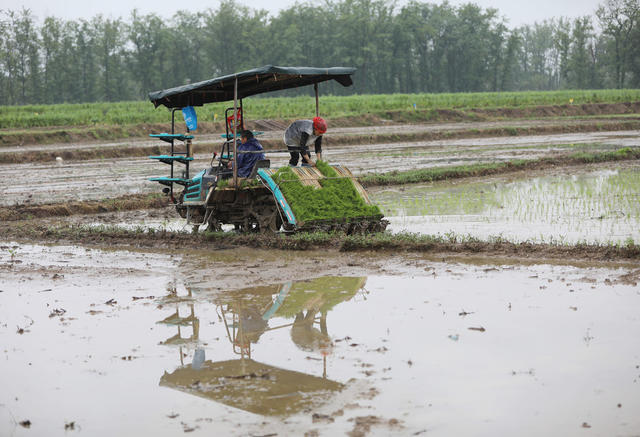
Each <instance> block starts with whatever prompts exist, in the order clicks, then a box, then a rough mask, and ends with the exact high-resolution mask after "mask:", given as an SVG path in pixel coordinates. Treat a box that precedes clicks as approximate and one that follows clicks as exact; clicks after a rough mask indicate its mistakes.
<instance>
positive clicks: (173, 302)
mask: <svg viewBox="0 0 640 437" xmlns="http://www.w3.org/2000/svg"><path fill="white" fill-rule="evenodd" d="M363 255H365V256H363ZM0 272H1V274H0V344H2V348H1V351H2V356H0V362H1V363H2V365H1V369H2V372H0V385H1V386H2V387H3V390H2V391H1V392H0V434H2V435H16V436H19V435H51V436H55V435H69V434H70V433H76V432H77V433H80V434H86V435H114V434H116V435H122V434H130V435H134V434H151V433H153V434H154V435H176V434H182V433H193V434H194V435H211V434H212V433H213V434H216V435H239V436H240V435H241V436H246V435H277V436H284V435H327V436H329V435H343V434H346V433H349V435H381V436H382V435H421V434H425V435H504V434H512V435H516V434H517V435H540V434H547V433H553V434H560V435H578V434H581V433H585V432H588V433H590V434H594V435H636V434H638V432H640V419H639V416H638V415H637V411H638V410H639V409H640V397H639V396H638V387H637V386H638V384H640V352H639V349H638V347H637V346H638V340H637V339H638V338H639V336H640V316H639V315H638V313H637V311H636V308H637V307H638V304H639V303H640V302H639V300H640V292H639V291H638V290H639V288H638V281H639V280H640V269H638V266H637V265H633V264H631V265H625V264H610V265H606V264H600V265H589V264H578V265H557V264H555V265H554V264H544V263H540V264H535V263H533V264H514V263H512V262H510V261H507V260H486V259H485V260H482V259H481V260H466V261H465V262H462V261H460V260H456V259H453V258H448V259H442V257H438V258H437V259H432V258H427V257H421V256H417V255H406V256H402V257H401V256H392V255H387V256H384V255H376V254H373V253H367V254H362V253H360V254H353V255H349V254H344V253H338V252H334V253H318V252H307V253H292V252H280V251H257V250H251V251H248V250H241V249H239V250H226V251H218V252H212V253H205V252H200V251H197V250H191V251H187V250H181V251H170V252H169V251H164V252H151V251H126V250H117V251H114V250H108V249H104V248H103V249H101V248H98V247H87V248H83V247H71V246H40V245H29V244H24V243H22V244H19V243H14V242H7V243H3V246H2V248H1V249H0Z"/></svg>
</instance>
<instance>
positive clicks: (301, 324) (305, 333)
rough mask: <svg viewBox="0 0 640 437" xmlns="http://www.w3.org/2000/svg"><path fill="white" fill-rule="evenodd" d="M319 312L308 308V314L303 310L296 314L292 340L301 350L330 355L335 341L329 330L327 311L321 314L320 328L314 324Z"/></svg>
mask: <svg viewBox="0 0 640 437" xmlns="http://www.w3.org/2000/svg"><path fill="white" fill-rule="evenodd" d="M317 314H318V311H317V310H307V314H306V315H305V314H304V313H303V312H302V311H300V312H299V313H298V314H296V318H295V320H294V322H293V327H292V328H291V340H293V342H294V343H295V344H296V346H298V348H300V349H301V350H304V351H308V352H320V353H322V355H329V354H330V353H331V348H332V347H333V343H332V342H331V338H330V337H329V333H328V332H327V313H326V312H322V313H321V314H320V329H318V328H316V327H314V326H313V325H314V323H315V321H316V315H317Z"/></svg>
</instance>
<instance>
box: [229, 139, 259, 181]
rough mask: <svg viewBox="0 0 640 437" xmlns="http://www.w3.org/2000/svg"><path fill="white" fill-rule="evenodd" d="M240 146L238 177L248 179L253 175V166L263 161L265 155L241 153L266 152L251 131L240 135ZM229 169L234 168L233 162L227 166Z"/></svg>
mask: <svg viewBox="0 0 640 437" xmlns="http://www.w3.org/2000/svg"><path fill="white" fill-rule="evenodd" d="M240 143H241V144H240V146H239V147H238V157H237V159H236V161H237V162H238V177H239V178H248V177H249V175H251V171H252V170H253V166H254V165H256V162H258V161H259V160H261V159H264V153H240V152H260V151H262V150H264V149H263V148H262V145H261V144H260V143H259V142H258V140H256V138H255V137H254V136H253V132H251V131H250V130H243V131H242V132H241V133H240ZM227 167H229V168H233V161H230V162H229V164H227Z"/></svg>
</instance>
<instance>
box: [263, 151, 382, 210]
mask: <svg viewBox="0 0 640 437" xmlns="http://www.w3.org/2000/svg"><path fill="white" fill-rule="evenodd" d="M318 170H320V172H321V173H322V174H323V175H324V176H325V177H326V179H322V180H320V184H321V185H322V188H321V189H316V188H314V187H311V186H308V185H302V182H300V179H299V178H298V177H297V176H296V175H295V173H294V172H293V171H292V170H291V168H289V167H283V168H281V169H280V170H278V171H277V172H276V174H275V175H274V176H273V179H274V180H275V181H276V183H277V184H278V185H279V186H280V189H281V190H282V193H283V194H284V195H285V197H286V198H287V201H288V202H289V205H290V206H291V209H292V210H293V214H294V215H295V216H296V218H297V219H298V220H300V221H301V222H307V221H309V220H331V219H338V218H339V219H349V218H356V217H381V216H382V213H381V212H380V209H379V208H378V207H377V206H376V205H368V204H367V203H365V201H364V200H363V199H362V197H361V196H360V194H358V192H357V191H356V189H355V187H354V185H353V183H352V182H351V180H350V179H345V178H338V174H337V173H336V172H335V170H334V169H333V168H331V167H330V166H329V164H326V163H325V162H322V161H319V162H318Z"/></svg>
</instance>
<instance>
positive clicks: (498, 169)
mask: <svg viewBox="0 0 640 437" xmlns="http://www.w3.org/2000/svg"><path fill="white" fill-rule="evenodd" d="M634 159H640V149H632V148H630V147H625V148H622V149H618V150H615V151H608V152H595V153H587V152H578V153H573V154H570V155H565V156H555V157H544V158H538V159H518V160H513V161H506V162H498V163H487V164H471V165H457V166H447V167H435V168H424V169H418V170H407V171H395V170H394V171H391V172H389V173H379V174H378V173H369V174H366V175H363V176H360V177H358V181H359V182H360V183H361V184H362V185H363V186H365V187H373V186H382V185H404V184H414V183H424V182H434V181H443V180H448V179H460V178H466V177H477V176H490V175H496V174H503V173H509V172H513V171H519V170H540V169H545V168H550V167H557V166H562V165H567V166H568V165H581V164H592V163H597V162H611V161H623V160H634Z"/></svg>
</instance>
